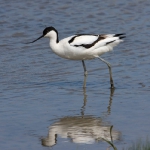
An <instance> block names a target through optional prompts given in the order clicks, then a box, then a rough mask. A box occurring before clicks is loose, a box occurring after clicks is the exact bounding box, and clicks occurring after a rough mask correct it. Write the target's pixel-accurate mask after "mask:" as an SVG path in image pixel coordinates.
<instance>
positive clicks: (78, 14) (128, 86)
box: [0, 0, 150, 150]
mask: <svg viewBox="0 0 150 150" xmlns="http://www.w3.org/2000/svg"><path fill="white" fill-rule="evenodd" d="M0 7H1V8H0V18H1V19H0V26H1V34H0V53H1V55H0V61H1V62H0V77H1V78H0V133H1V134H0V149H3V150H8V149H21V150H26V149H32V150H35V149H39V150H40V149H42V150H43V149H50V148H49V147H51V146H52V149H54V150H55V149H61V150H65V149H74V150H76V149H89V150H90V149H94V150H98V149H106V148H108V147H109V145H108V143H106V142H104V141H103V140H102V138H105V139H108V140H110V137H109V128H110V126H112V125H113V132H112V136H113V139H114V144H115V146H116V147H117V148H118V149H122V148H123V147H128V145H130V144H131V143H132V142H133V141H136V140H137V139H138V138H145V137H147V136H150V127H149V125H150V119H149V116H150V109H149V106H150V98H149V97H150V75H149V73H150V67H149V66H150V51H149V47H150V42H149V37H150V23H149V22H150V19H149V14H150V9H149V8H150V1H148V0H147V1H146V0H130V1H129V0H126V1H124V0H106V1H98V0H94V1H89V0H87V1H68V0H66V1H60V0H56V1H47V0H43V1H42V2H41V1H39V0H36V1H34V2H33V1H29V0H26V1H22V2H20V1H15V2H14V1H13V2H10V1H7V0H5V1H3V0H1V1H0ZM46 26H54V27H55V28H56V29H57V30H58V31H59V37H60V39H61V38H64V37H67V36H70V35H72V34H75V33H94V34H98V33H126V34H127V38H126V40H125V41H124V43H121V44H120V45H119V46H117V47H116V48H115V49H114V51H113V52H110V53H107V54H104V55H103V56H102V57H103V58H104V59H106V60H108V61H109V62H110V63H111V64H112V71H113V78H114V82H115V87H116V89H115V91H111V90H110V89H109V87H110V85H109V74H108V68H107V66H106V65H105V64H103V63H102V62H100V61H99V60H97V59H95V60H90V61H85V63H86V66H87V69H88V77H87V88H86V90H83V89H82V84H83V67H82V63H81V62H80V61H70V60H65V59H62V58H59V57H58V56H56V55H55V54H53V53H52V51H51V50H50V49H49V44H48V39H42V40H40V41H38V42H36V43H34V44H31V45H25V44H23V43H24V42H27V41H32V40H34V39H36V38H37V37H39V36H40V35H41V33H42V31H43V29H44V28H45V27H46Z"/></svg>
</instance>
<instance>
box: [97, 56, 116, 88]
mask: <svg viewBox="0 0 150 150" xmlns="http://www.w3.org/2000/svg"><path fill="white" fill-rule="evenodd" d="M98 58H99V59H100V60H101V61H103V62H104V63H105V64H107V66H108V69H109V74H110V85H111V88H114V82H113V78H112V72H111V65H110V63H109V62H107V61H106V60H104V59H102V58H101V57H98Z"/></svg>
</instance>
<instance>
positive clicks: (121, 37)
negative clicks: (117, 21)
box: [114, 33, 126, 39]
mask: <svg viewBox="0 0 150 150" xmlns="http://www.w3.org/2000/svg"><path fill="white" fill-rule="evenodd" d="M114 37H119V38H120V39H123V38H125V37H126V36H125V33H121V34H115V35H114Z"/></svg>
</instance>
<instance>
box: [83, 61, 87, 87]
mask: <svg viewBox="0 0 150 150" xmlns="http://www.w3.org/2000/svg"><path fill="white" fill-rule="evenodd" d="M82 65H83V69H84V83H83V88H85V87H86V78H87V70H86V66H85V63H84V60H82Z"/></svg>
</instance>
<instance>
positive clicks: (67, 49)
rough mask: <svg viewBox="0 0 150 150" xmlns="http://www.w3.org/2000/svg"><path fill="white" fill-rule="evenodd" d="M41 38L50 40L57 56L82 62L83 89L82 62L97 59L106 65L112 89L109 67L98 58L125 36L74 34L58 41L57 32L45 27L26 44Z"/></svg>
mask: <svg viewBox="0 0 150 150" xmlns="http://www.w3.org/2000/svg"><path fill="white" fill-rule="evenodd" d="M42 37H48V38H50V48H51V49H52V51H53V52H54V53H55V54H57V55H58V56H60V57H62V58H66V59H70V60H81V61H82V65H83V69H84V76H85V78H84V83H83V87H86V77H87V70H86V66H85V63H84V60H89V59H94V58H99V59H100V60H101V61H102V62H104V63H106V64H107V66H108V68H109V74H110V85H111V88H114V83H113V78H112V71H111V65H110V63H109V62H107V61H106V60H104V59H102V58H101V57H100V56H101V55H102V54H104V53H106V52H109V51H111V50H112V49H113V47H114V46H117V45H118V44H119V43H120V42H122V41H123V40H122V38H125V34H101V35H92V34H76V35H73V36H70V37H67V38H64V39H62V40H60V41H59V38H58V31H57V30H56V29H55V28H54V27H47V28H45V29H44V31H43V35H42V36H40V37H39V38H37V39H36V40H34V41H32V42H28V43H34V42H35V41H37V40H39V39H41V38H42ZM28 43H27V44H28Z"/></svg>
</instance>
